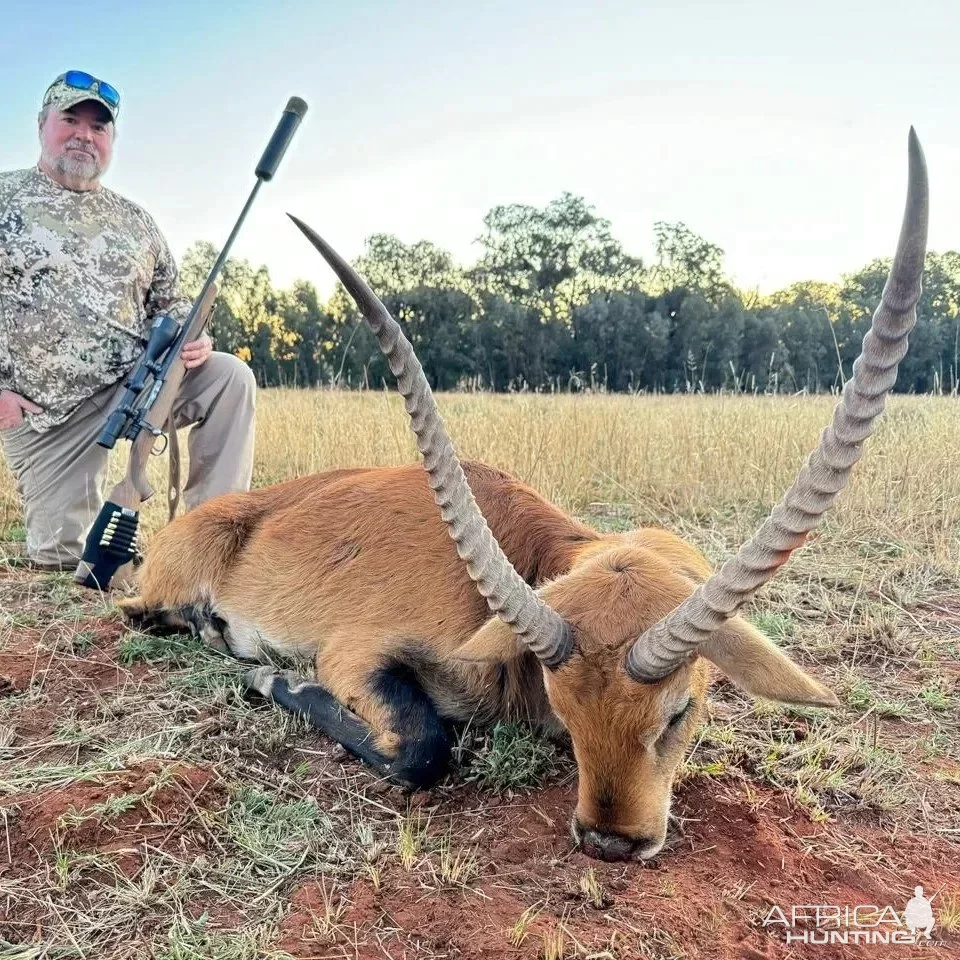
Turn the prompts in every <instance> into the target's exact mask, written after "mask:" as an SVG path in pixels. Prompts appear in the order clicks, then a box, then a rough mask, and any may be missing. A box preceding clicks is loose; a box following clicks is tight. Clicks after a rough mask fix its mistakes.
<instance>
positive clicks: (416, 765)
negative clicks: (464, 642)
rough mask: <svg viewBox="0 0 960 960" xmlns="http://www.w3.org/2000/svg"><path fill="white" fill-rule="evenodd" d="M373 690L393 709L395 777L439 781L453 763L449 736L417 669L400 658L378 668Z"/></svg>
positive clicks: (425, 782)
mask: <svg viewBox="0 0 960 960" xmlns="http://www.w3.org/2000/svg"><path fill="white" fill-rule="evenodd" d="M370 689H371V692H372V693H373V694H374V695H375V696H376V697H377V698H378V699H379V700H381V701H382V702H383V703H384V704H386V705H387V706H388V708H389V710H390V714H391V719H392V721H393V722H392V724H391V726H392V729H393V731H394V732H395V733H396V734H397V735H398V736H399V737H400V749H399V751H398V752H397V757H396V759H395V760H394V762H393V765H392V767H391V769H390V776H391V777H393V778H394V779H395V780H401V781H402V782H404V783H409V784H412V785H413V786H416V787H425V786H429V785H430V784H431V783H436V781H437V780H439V779H440V778H441V777H442V776H443V775H444V773H446V771H447V767H448V766H449V765H450V737H449V736H448V734H447V730H446V727H445V726H444V723H443V721H442V720H441V719H440V715H439V714H438V713H437V709H436V707H434V705H433V702H432V701H431V700H430V698H429V697H428V696H427V694H426V693H425V692H424V690H423V687H422V686H421V685H420V681H419V680H418V679H417V675H416V673H415V672H414V671H413V670H412V669H411V668H410V667H409V666H408V665H407V664H405V663H403V662H402V661H400V660H390V661H388V662H386V663H385V664H384V665H383V666H382V667H381V668H380V669H379V670H377V671H376V672H375V673H374V674H373V677H372V678H371V682H370Z"/></svg>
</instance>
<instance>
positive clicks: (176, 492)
mask: <svg viewBox="0 0 960 960" xmlns="http://www.w3.org/2000/svg"><path fill="white" fill-rule="evenodd" d="M167 438H168V439H167V443H168V449H169V452H170V476H169V487H168V490H167V501H168V503H169V505H170V516H169V518H168V522H169V521H170V520H173V518H174V517H175V516H176V515H177V507H179V506H180V441H179V440H178V439H177V425H176V424H175V423H174V421H173V411H172V410H171V411H170V417H169V418H168V420H167Z"/></svg>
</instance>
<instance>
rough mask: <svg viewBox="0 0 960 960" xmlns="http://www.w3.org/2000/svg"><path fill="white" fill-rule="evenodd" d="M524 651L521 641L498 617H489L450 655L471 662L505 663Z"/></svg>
mask: <svg viewBox="0 0 960 960" xmlns="http://www.w3.org/2000/svg"><path fill="white" fill-rule="evenodd" d="M525 652H526V647H525V646H524V645H523V643H522V641H520V640H518V639H517V635H516V634H515V633H514V632H513V630H512V629H511V628H510V627H508V626H507V625H506V624H505V623H504V622H503V621H502V620H501V619H500V618H499V617H491V618H490V619H489V620H488V621H487V622H486V623H485V624H484V625H483V626H482V627H481V628H480V629H479V630H478V631H477V632H476V633H475V634H474V635H473V636H472V637H471V638H470V639H469V640H467V642H466V643H462V644H460V646H459V647H457V649H456V650H454V651H453V652H452V653H451V654H450V656H451V657H454V658H455V659H457V660H464V661H467V662H471V661H472V662H473V663H506V662H507V661H509V660H516V658H517V657H519V656H521V655H522V654H523V653H525Z"/></svg>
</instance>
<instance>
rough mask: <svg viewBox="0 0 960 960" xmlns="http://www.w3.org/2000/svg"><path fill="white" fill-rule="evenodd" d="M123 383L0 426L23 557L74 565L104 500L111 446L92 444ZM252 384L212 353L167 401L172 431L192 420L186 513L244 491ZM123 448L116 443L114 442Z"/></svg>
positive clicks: (243, 369) (243, 370)
mask: <svg viewBox="0 0 960 960" xmlns="http://www.w3.org/2000/svg"><path fill="white" fill-rule="evenodd" d="M123 389H124V387H123V383H122V382H121V383H120V384H119V385H115V386H111V387H108V388H107V389H106V390H102V391H100V392H99V393H97V394H95V395H94V396H93V397H91V398H90V399H89V400H86V401H85V402H84V403H82V404H81V405H80V406H79V407H78V408H77V410H76V411H75V412H74V413H73V414H72V416H71V417H70V419H69V420H67V421H66V422H65V423H62V424H60V425H59V426H56V427H53V428H52V429H50V430H48V431H45V432H44V433H37V432H36V431H35V430H32V429H30V427H29V426H27V425H26V424H24V425H22V426H19V427H14V428H12V429H9V430H0V442H2V445H3V452H4V456H5V457H6V460H7V462H8V463H9V465H10V469H11V470H12V471H13V475H14V477H15V479H16V482H17V489H18V490H19V492H20V494H21V495H22V496H23V499H24V512H25V515H26V528H27V555H28V556H29V557H30V559H31V560H33V561H34V562H35V563H37V564H40V565H43V566H51V567H54V566H60V567H62V568H63V569H73V568H75V567H76V565H77V562H78V561H79V560H80V557H81V555H82V554H83V548H84V541H85V539H86V535H87V531H88V530H89V528H90V526H91V525H92V523H93V521H94V519H95V518H96V516H97V513H99V511H100V507H101V506H102V504H103V486H104V478H105V474H106V467H107V459H108V457H109V451H108V450H105V449H104V448H103V447H101V446H99V445H98V444H97V437H98V436H99V434H100V431H101V430H102V429H103V426H104V424H105V423H106V420H107V415H108V413H109V411H110V410H112V409H113V408H114V406H115V405H116V403H117V402H118V401H119V399H120V395H121V394H122V393H123ZM255 410H256V381H255V379H254V376H253V373H252V371H251V370H250V368H249V367H248V366H247V365H246V364H245V363H243V362H242V361H241V360H238V359H237V358H236V357H233V356H231V355H230V354H226V353H212V354H211V355H210V356H209V357H208V358H207V361H206V362H205V363H204V364H202V365H201V366H199V367H195V368H194V369H192V370H188V371H187V373H186V376H185V377H184V379H183V383H182V385H181V387H180V393H179V395H178V397H177V400H176V402H175V403H174V405H173V416H174V423H175V424H176V426H177V427H178V428H182V427H186V426H188V425H190V424H194V427H193V429H192V430H191V431H190V434H189V438H188V443H187V448H188V451H189V457H190V465H189V474H188V476H187V483H186V486H185V487H184V488H183V501H184V505H185V508H186V509H187V510H191V509H193V507H195V506H197V504H199V503H202V502H203V501H205V500H209V499H210V498H211V497H215V496H217V495H218V494H221V493H229V492H232V491H236V490H249V489H250V479H251V474H252V472H253V435H254V416H255ZM123 446H128V443H127V442H126V441H120V442H119V443H118V447H121V448H122V447H123Z"/></svg>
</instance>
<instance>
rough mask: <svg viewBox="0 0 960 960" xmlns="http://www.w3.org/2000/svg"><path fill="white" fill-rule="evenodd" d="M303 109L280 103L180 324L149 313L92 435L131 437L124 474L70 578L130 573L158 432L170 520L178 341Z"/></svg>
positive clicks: (187, 337)
mask: <svg viewBox="0 0 960 960" xmlns="http://www.w3.org/2000/svg"><path fill="white" fill-rule="evenodd" d="M306 112H307V104H306V103H305V102H304V101H303V100H301V99H300V98H299V97H291V98H290V100H289V101H288V102H287V106H286V107H285V109H284V111H283V115H282V116H281V118H280V122H279V123H278V124H277V128H276V130H274V132H273V136H272V137H271V138H270V142H269V143H268V144H267V147H266V149H265V150H264V152H263V156H262V157H261V158H260V162H259V163H258V164H257V167H256V176H257V182H256V183H255V184H254V187H253V190H252V191H251V192H250V196H249V197H248V198H247V202H246V204H245V205H244V208H243V210H242V212H241V213H240V216H239V218H238V219H237V222H236V224H234V227H233V230H232V231H231V233H230V236H229V237H228V238H227V242H226V243H225V244H224V246H223V249H222V250H221V251H220V255H219V256H218V257H217V259H216V262H215V263H214V265H213V267H212V268H211V270H210V275H209V276H208V277H207V279H206V281H205V282H204V284H203V287H202V289H201V290H200V293H199V295H198V296H197V299H196V300H195V301H194V303H193V305H192V306H191V308H190V312H189V314H187V318H186V319H185V320H184V322H183V323H182V324H180V323H178V322H177V321H176V320H175V319H174V318H173V317H169V316H165V315H161V316H158V317H156V318H155V319H154V322H153V326H152V327H151V328H150V335H149V337H148V338H147V344H146V347H145V348H144V352H143V354H142V355H141V357H140V360H139V361H138V362H137V365H136V367H134V369H133V371H132V372H131V373H130V375H129V376H128V378H127V380H126V381H125V382H124V387H125V389H124V391H123V395H122V396H121V398H120V400H119V402H118V403H117V406H116V408H115V409H114V410H113V412H112V413H111V414H110V416H109V417H108V418H107V422H106V424H105V425H104V427H103V429H102V430H101V431H100V435H99V436H98V437H97V443H98V444H99V445H100V446H101V447H105V448H106V449H108V450H111V449H113V447H114V446H115V445H116V442H117V440H119V439H125V440H130V441H131V443H132V446H131V448H130V460H129V462H128V464H127V472H126V475H125V476H124V478H123V479H122V480H121V481H120V482H119V483H118V484H117V485H116V486H115V487H114V488H113V490H112V491H111V493H110V496H109V498H108V500H107V502H106V503H105V504H104V505H103V507H102V508H101V510H100V513H99V514H98V515H97V518H96V520H94V522H93V526H92V527H91V528H90V532H89V533H88V534H87V539H86V543H85V544H84V551H83V557H82V559H81V560H80V563H79V564H78V566H77V570H76V573H75V574H74V579H75V580H76V581H77V582H78V583H81V584H83V585H84V586H85V587H90V588H92V589H98V590H105V589H106V588H107V587H108V586H109V585H110V582H111V580H112V579H113V578H114V576H116V575H117V573H118V571H119V573H120V578H121V579H123V580H127V579H129V576H130V574H131V573H132V568H133V562H134V560H135V559H136V557H137V554H138V526H139V518H140V506H141V504H142V503H143V501H145V500H148V499H149V498H150V497H151V496H153V493H154V490H153V487H152V486H151V485H150V483H149V481H148V480H147V463H148V462H149V457H150V456H151V454H152V453H153V452H154V447H155V446H156V441H157V439H158V438H162V439H163V440H164V443H163V445H162V446H161V447H160V449H159V450H158V451H157V453H158V454H161V453H163V451H164V450H165V449H166V447H167V446H168V445H169V448H170V490H169V500H170V516H169V519H171V520H172V519H173V517H174V515H175V514H176V511H177V505H178V503H179V499H180V490H179V486H180V481H179V450H178V447H177V431H176V426H175V424H174V423H173V419H172V411H173V404H174V401H175V400H176V397H177V394H178V393H179V391H180V385H181V383H182V382H183V378H184V376H185V374H186V369H185V367H184V365H183V360H181V359H180V351H181V350H182V348H183V345H184V344H185V343H188V342H190V341H192V340H196V339H198V338H199V337H200V336H201V335H202V333H203V330H204V328H205V327H206V325H207V321H208V320H209V318H210V314H211V312H212V310H213V303H214V300H215V299H216V294H217V287H216V283H215V281H216V279H217V277H218V276H219V274H220V271H221V270H222V269H223V265H224V263H226V260H227V255H228V253H229V252H230V248H231V247H232V246H233V241H234V240H235V239H236V236H237V234H238V233H239V232H240V227H241V225H242V224H243V221H244V220H245V219H246V216H247V213H248V211H249V210H250V207H251V206H252V205H253V201H254V198H255V197H256V195H257V191H258V190H259V189H260V186H261V185H262V184H263V182H264V181H265V180H271V179H272V178H273V175H274V174H275V173H276V172H277V167H278V166H279V165H280V161H281V159H282V158H283V155H284V153H285V152H286V149H287V147H288V146H289V144H290V141H291V139H292V138H293V135H294V133H296V131H297V128H298V127H299V126H300V121H301V120H302V119H303V116H304V114H305V113H306ZM164 427H166V431H167V432H166V434H165V433H164Z"/></svg>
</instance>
